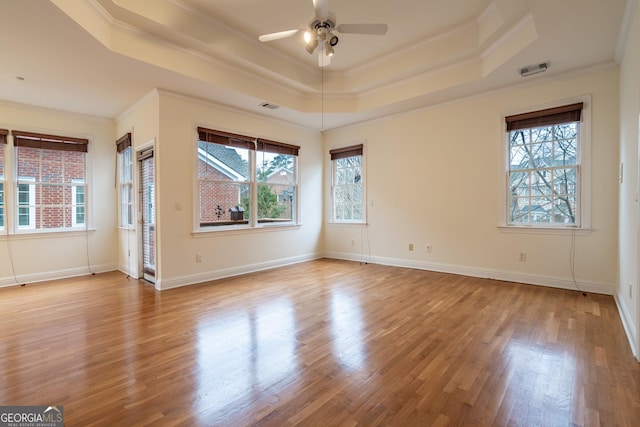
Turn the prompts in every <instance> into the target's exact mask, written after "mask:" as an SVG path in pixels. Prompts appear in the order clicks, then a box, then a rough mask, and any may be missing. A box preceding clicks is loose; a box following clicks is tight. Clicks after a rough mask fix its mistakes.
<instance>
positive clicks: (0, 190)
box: [0, 129, 9, 231]
mask: <svg viewBox="0 0 640 427" xmlns="http://www.w3.org/2000/svg"><path fill="white" fill-rule="evenodd" d="M7 135H9V131H8V130H7V129H0V231H4V229H5V221H6V220H5V215H4V210H5V206H4V150H5V149H4V147H5V145H7Z"/></svg>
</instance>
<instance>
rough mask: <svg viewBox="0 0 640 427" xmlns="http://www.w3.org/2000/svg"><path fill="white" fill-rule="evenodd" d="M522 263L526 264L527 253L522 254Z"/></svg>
mask: <svg viewBox="0 0 640 427" xmlns="http://www.w3.org/2000/svg"><path fill="white" fill-rule="evenodd" d="M519 260H520V261H522V262H525V261H526V260H527V253H526V252H520V258H519Z"/></svg>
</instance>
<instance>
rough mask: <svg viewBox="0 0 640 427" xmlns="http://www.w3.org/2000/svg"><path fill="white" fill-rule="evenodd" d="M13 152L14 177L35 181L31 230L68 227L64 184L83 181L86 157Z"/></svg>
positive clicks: (67, 197)
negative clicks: (33, 220)
mask: <svg viewBox="0 0 640 427" xmlns="http://www.w3.org/2000/svg"><path fill="white" fill-rule="evenodd" d="M17 152H18V177H19V178H20V179H32V178H33V179H35V181H34V182H33V184H34V185H35V200H34V202H35V228H36V229H42V228H70V227H72V215H74V214H75V212H74V210H73V207H72V203H73V200H72V194H73V191H72V188H71V186H70V185H68V184H71V183H73V182H74V181H82V182H84V181H85V177H84V170H85V167H84V164H85V156H86V154H85V153H79V152H73V151H58V150H41V149H37V148H29V147H17ZM30 184H31V183H30ZM85 188H86V187H85ZM85 200H86V191H85ZM85 212H86V208H85ZM32 225H33V224H32Z"/></svg>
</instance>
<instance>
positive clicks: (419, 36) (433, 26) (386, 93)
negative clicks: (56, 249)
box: [0, 0, 635, 129]
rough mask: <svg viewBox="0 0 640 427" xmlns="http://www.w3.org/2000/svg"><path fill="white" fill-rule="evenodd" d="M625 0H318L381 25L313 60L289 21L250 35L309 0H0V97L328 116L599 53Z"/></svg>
mask: <svg viewBox="0 0 640 427" xmlns="http://www.w3.org/2000/svg"><path fill="white" fill-rule="evenodd" d="M634 1H635V0H629V2H630V4H631V2H634ZM626 3H627V0H606V1H604V0H394V1H393V2H391V1H388V0H386V1H385V0H349V1H345V0H329V10H330V11H331V12H332V13H333V14H334V15H335V17H336V19H337V21H338V24H344V23H386V24H388V27H389V31H388V33H387V34H386V35H384V36H364V35H355V34H340V35H339V37H340V41H339V43H338V45H337V46H336V48H335V50H336V54H335V55H334V57H333V58H332V63H331V65H330V66H328V67H325V68H319V67H318V66H317V57H316V55H309V54H308V53H307V52H306V51H305V49H304V44H303V41H302V39H301V37H302V36H301V34H299V35H296V36H295V37H291V38H288V39H283V40H277V41H273V42H270V43H261V42H259V41H258V39H257V38H258V36H259V35H260V34H265V33H272V32H277V31H282V30H288V29H298V28H305V27H307V26H308V24H309V23H310V22H311V20H312V18H313V15H314V9H313V4H312V0H270V1H268V2H267V1H264V0H215V1H213V0H50V1H48V0H47V1H45V0H20V1H16V0H0V16H2V17H3V23H2V25H1V26H0V58H2V61H1V62H0V99H3V100H8V101H14V102H19V103H25V104H31V105H36V106H43V107H50V108H56V109H61V110H67V111H73V112H81V113H87V114H91V115H96V116H101V117H110V118H114V117H117V116H118V115H119V114H121V113H123V112H124V111H126V109H127V108H129V107H130V106H131V105H132V104H133V103H135V102H136V101H137V100H138V99H140V98H141V97H143V96H144V95H146V94H147V93H148V92H150V91H151V90H152V89H153V88H162V89H166V90H169V91H172V92H176V93H181V94H185V95H188V96H193V97H197V98H201V99H205V100H210V101H214V102H218V103H222V104H225V105H229V106H233V107H237V108H241V109H243V110H247V111H251V112H256V113H258V114H265V115H268V116H272V117H277V118H280V119H283V120H286V121H289V122H293V123H297V124H300V125H304V126H309V127H312V128H318V129H320V128H325V129H330V128H333V127H338V126H343V125H348V124H351V123H356V122H360V121H364V120H369V119H372V118H376V117H381V116H384V115H388V114H393V113H397V112H401V111H406V110H409V109H413V108H418V107H421V106H425V105H430V104H434V103H439V102H444V101H447V100H451V99H455V98H458V97H461V96H468V95H472V94H474V93H479V92H483V91H487V90H493V89H497V88H500V87H504V86H510V85H513V84H518V83H522V82H525V81H531V80H533V79H540V78H553V77H554V76H556V75H559V74H564V73H567V72H573V71H576V70H580V69H584V68H590V67H597V66H602V65H606V64H612V63H614V62H615V60H616V49H617V48H618V45H619V44H620V42H621V39H622V38H623V33H624V31H622V30H621V28H622V27H623V24H624V13H625V6H626ZM545 61H549V63H550V68H549V71H547V72H546V73H544V74H539V75H536V76H534V77H529V78H527V79H531V80H524V79H523V78H522V77H520V75H519V73H518V69H519V68H521V67H523V66H527V65H530V64H535V63H540V62H545ZM17 77H21V78H23V79H24V80H20V79H18V78H17ZM263 102H269V103H273V104H277V105H279V106H280V107H281V108H279V109H277V110H266V109H264V108H262V107H259V106H258V105H259V104H260V103H263ZM0 122H1V118H0Z"/></svg>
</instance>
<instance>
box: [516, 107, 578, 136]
mask: <svg viewBox="0 0 640 427" xmlns="http://www.w3.org/2000/svg"><path fill="white" fill-rule="evenodd" d="M582 107H583V103H582V102H579V103H576V104H571V105H563V106H561V107H554V108H547V109H544V110H538V111H532V112H529V113H524V114H516V115H513V116H507V117H505V118H504V120H505V122H506V124H507V132H511V131H512V130H520V129H529V128H536V127H542V126H552V125H558V124H561V123H571V122H579V121H580V120H581V118H582Z"/></svg>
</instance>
